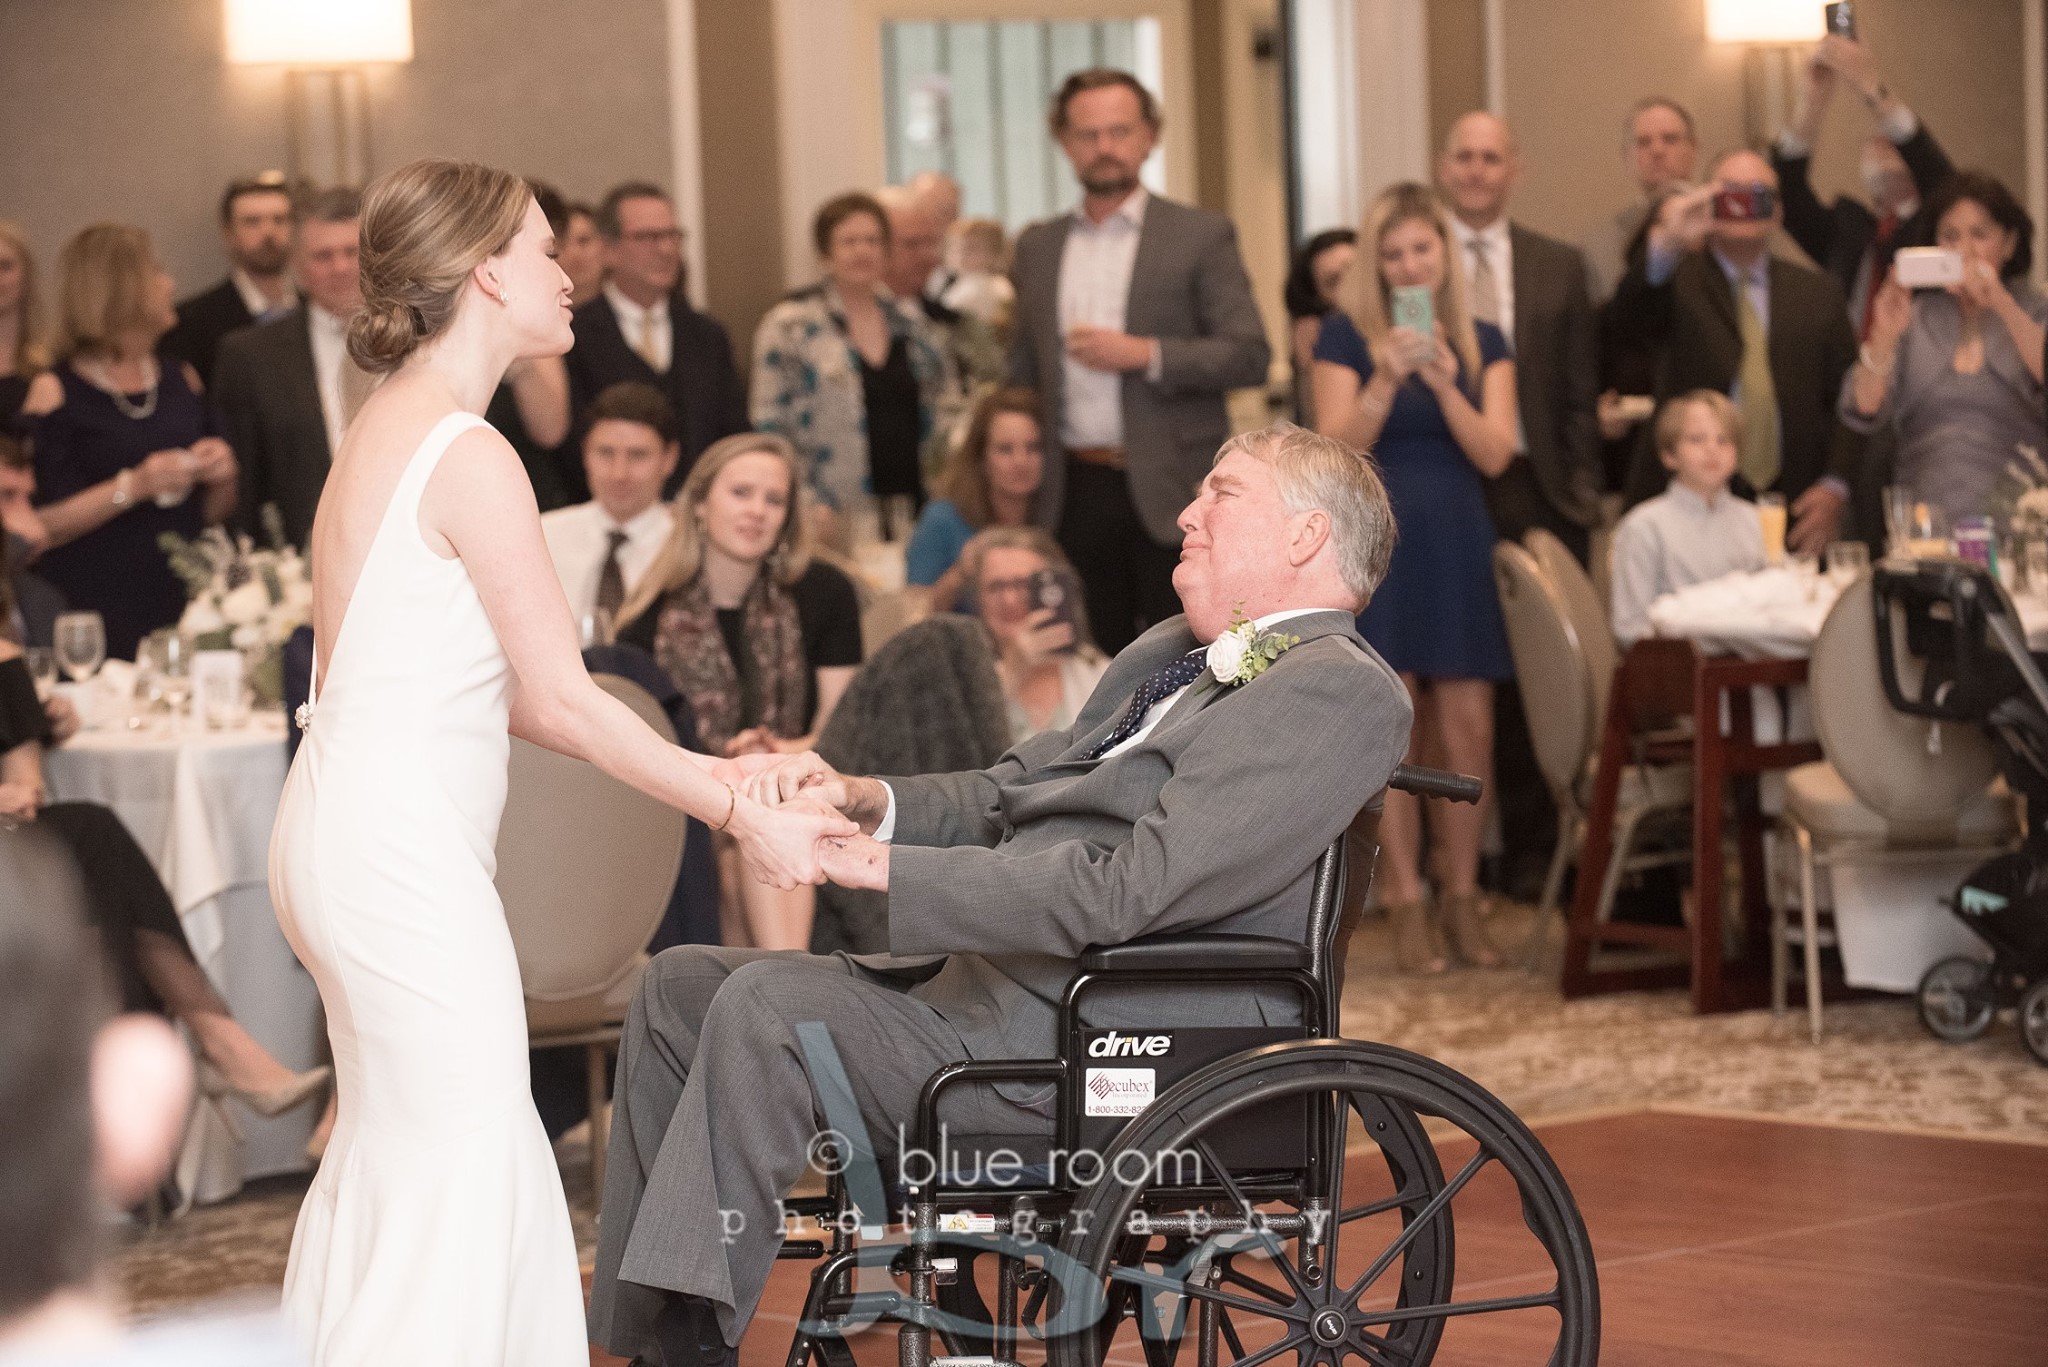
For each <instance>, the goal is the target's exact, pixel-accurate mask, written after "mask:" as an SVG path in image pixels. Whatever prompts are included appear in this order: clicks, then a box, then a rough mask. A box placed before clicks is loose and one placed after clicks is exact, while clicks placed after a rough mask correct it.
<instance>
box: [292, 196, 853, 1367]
mask: <svg viewBox="0 0 2048 1367" xmlns="http://www.w3.org/2000/svg"><path fill="white" fill-rule="evenodd" d="M361 235H362V281H363V311H362V315H361V316H360V317H359V318H358V319H357V320H356V321H355V323H354V324H353V325H352V326H351V329H350V335H349V350H350V354H351V355H352V356H354V357H355V359H356V360H357V362H358V363H359V364H361V365H362V366H363V367H364V368H365V369H366V370H369V371H370V372H372V373H373V374H382V375H384V376H386V378H385V379H384V381H383V382H382V384H381V385H380V386H379V387H378V389H377V390H376V392H375V393H374V394H372V395H371V396H370V398H369V400H368V402H367V403H366V404H365V405H364V407H363V410H362V413H361V414H360V415H359V416H358V417H357V418H356V420H355V422H354V423H353V424H352V425H351V426H350V428H349V430H348V435H347V437H346V438H345V439H344V440H343V442H342V444H341V449H340V450H339V451H338V452H336V454H335V459H334V465H333V469H332V471H331V472H330V474H329V475H328V478H327V486H326V490H325V492H324V493H323V495H322V497H321V501H320V512H319V516H318V518H317V520H316V521H315V523H314V528H313V555H312V560H313V566H314V576H313V589H314V604H313V622H314V636H315V640H316V648H315V655H316V664H315V668H314V685H313V697H312V700H311V702H310V703H309V705H308V708H307V711H306V713H305V714H302V715H303V716H304V718H305V724H306V733H305V741H304V744H303V745H302V746H301V747H300V750H299V754H298V759H297V762H296V763H295V764H294V765H293V766H292V772H291V777H290V780H289V781H288V783H287V784H286V788H285V795H284V802H283V806H282V807H281V808H280V810H279V812H278V818H277V827H276V830H275V833H274V834H273V836H272V838H271V851H270V884H271V894H272V897H273V898H274V900H275V902H276V905H277V912H278V920H279V922H280V923H281V924H282V925H283V927H284V932H285V935H286V936H287V937H288V938H289V939H290V941H291V944H292V948H293V949H294V950H296V951H297V953H298V955H299V958H300V959H301V960H302V961H304V963H305V964H306V966H307V967H308V968H309V969H310V970H311V971H312V973H313V977H314V979H315V981H316V982H318V984H319V987H320V997H321V1000H322V1001H323V1002H324V1003H325V1005H326V1008H327V1021H328V1035H329V1038H330V1040H331V1042H332V1045H333V1050H334V1066H335V1073H336V1081H337V1087H338V1090H339V1096H340V1110H339V1117H338V1120H337V1123H336V1126H335V1130H334V1137H333V1139H332V1141H331V1143H330V1144H329V1147H328V1149H327V1154H326V1158H325V1160H324V1161H323V1162H322V1164H321V1166H320V1171H319V1175H318V1176H317V1177H316V1178H315V1179H314V1182H313V1186H312V1189H311V1190H310V1191H309V1192H308V1193H307V1196H306V1201H305V1205H304V1207H303V1208H302V1209H301V1211H300V1213H299V1223H298V1229H297V1231H296V1233H295V1234H294V1235H293V1238H292V1249H291V1260H290V1264H289V1266H288V1268H287V1270H286V1273H285V1289H284V1304H285V1312H286V1315H287V1317H288V1318H289V1319H290V1320H291V1321H292V1323H293V1325H294V1326H295V1328H296V1329H297V1330H298V1332H299V1333H300V1335H301V1336H302V1338H303V1339H304V1341H305V1342H306V1344H307V1346H308V1348H309V1350H310V1351H311V1354H312V1359H313V1362H314V1363H315V1364H316V1367H355V1364H365V1365H367V1364H377V1365H378V1367H383V1365H384V1364H390V1363H396V1362H432V1363H437V1364H449V1365H450V1367H453V1365H454V1364H493V1365H495V1364H533V1365H534V1367H570V1364H581V1363H584V1362H587V1361H588V1360H589V1359H588V1348H587V1346H586V1342H585V1334H584V1320H583V1293H582V1281H581V1277H580V1275H579V1272H578V1268H577V1260H576V1248H575V1242H574V1239H573V1237H572V1235H571V1232H570V1226H569V1211H568V1205H567V1202H566V1200H565V1199H564V1197H563V1194H562V1184H561V1178H560V1175H559V1174H558V1172H557V1171H556V1168H555V1164H554V1157H553V1154H552V1152H551V1150H550V1149H549V1146H548V1140H547V1135H546V1134H545V1132H544V1131H543V1129H542V1127H541V1123H540V1119H539V1116H538V1115H537V1114H536V1113H535V1111H534V1108H533V1101H532V1098H531V1095H530V1093H529V1090H528V1080H527V1062H526V1016H525V1010H524V1006H523V1002H522V998H521V993H520V985H519V972H518V966H517V964H516V963H515V962H514V959H513V953H512V944H511V940H510V937H509V935H508V933H507V931H506V927H505V919H504V911H503V908H502V906H501V905H500V903H499V900H498V895H497V892H496V890H495V889H494V887H493V886H492V881H491V880H492V875H493V872H494V870H495V866H496V855H495V852H494V847H495V844H496V838H497V830H498V818H499V815H500V813H501V811H502V809H503V806H504V800H505V766H506V754H507V748H508V744H509V742H508V737H509V736H510V735H518V736H522V737H524V738H526V739H528V740H531V741H533V742H535V743H536V744H540V745H544V746H547V747H548V748H550V749H553V750H558V751H561V752H562V753H564V754H567V755H574V756H578V757H581V758H583V759H586V760H589V761H590V762H591V763H593V764H595V765H597V766H598V767H599V768H601V769H603V770H605V771H606V772H607V773H611V774H614V775H616V776H617V777H619V778H620V779H622V780H624V781H625V782H627V783H630V784H632V785H634V786H635V787H637V788H640V789H642V790H643V791H645V792H648V793H651V794H653V795H654V796H656V797H659V798H661V799H662V800H663V801H665V802H668V803H670V804H671V805H673V806H675V807H677V808H680V809H681V810H682V811H685V812H688V813H690V814H691V815H693V816H697V817H699V818H701V819H703V820H704V821H706V822H707V823H709V824H710V825H712V826H714V827H722V828H724V829H726V830H729V831H731V832H732V833H733V834H734V835H735V836H736V837H737V839H738V840H739V843H740V846H741V848H742V850H743V852H744V853H745V856H746V858H747V859H748V861H749V863H750V865H751V866H752V868H753V869H754V871H755V872H757V873H758V874H760V875H762V876H763V877H765V878H766V879H767V880H768V881H770V882H773V883H776V884H778V885H780V886H784V887H790V886H794V885H795V884H797V883H798V882H815V881H817V879H818V876H819V875H818V869H817V860H816V856H815V845H816V842H817V840H818V839H819V838H820V837H821V836H824V835H831V834H840V833H842V832H846V831H850V830H851V827H850V826H849V825H847V823H845V822H844V821H842V820H841V819H839V818H838V817H837V816H836V815H834V814H828V813H825V812H823V811H821V810H817V809H811V810H806V811H802V812H797V813H794V814H792V813H791V812H790V811H789V809H788V808H782V809H779V810H777V811H775V812H772V813H771V812H769V811H768V810H767V809H765V808H762V807H760V806H758V805H756V804H755V803H753V802H751V801H749V800H748V799H747V798H746V797H745V796H743V795H741V794H740V793H739V792H738V791H737V790H736V785H737V783H738V781H739V778H740V775H739V773H738V771H737V770H736V769H734V768H733V767H732V766H731V764H730V762H714V761H712V760H710V759H708V758H706V757H703V756H695V755H691V754H689V753H688V752H686V751H683V750H680V749H677V748H676V747H674V746H671V745H668V744H665V743H664V742H663V741H661V740H660V739H659V738H658V737H656V736H655V734H654V733H653V732H652V731H650V730H648V729H647V727H646V726H645V725H643V724H642V723H641V722H640V721H639V719H638V718H637V717H635V716H634V715H633V713H632V712H631V711H629V710H628V709H627V708H626V707H625V706H624V705H623V704H621V703H619V702H618V701H616V700H615V699H613V698H611V697H610V696H609V695H607V694H606V693H604V692H603V691H602V690H600V689H599V688H598V687H597V686H596V685H595V684H593V683H592V682H591V681H590V677H589V675H588V674H587V673H586V672H585V670H584V668H583V664H582V660H581V658H580V656H579V654H578V649H577V634H576V630H575V627H574V625H573V623H572V621H571V617H570V612H569V607H568V603H567V601H566V600H565V599H564V597H563V593H562V589H561V587H560V584H559V583H558V581H557V580H556V577H555V572H554V569H553V567H552V564H551V562H550V560H549V558H548V553H547V549H546V546H545V544H544V543H543V541H542V539H541V530H540V519H539V514H538V512H537V510H536V508H535V504H534V498H533V492H532V488H531V486H530V485H529V483H528V481H527V477H526V474H525V472H524V470H523V469H522V468H521V466H520V463H519V458H518V456H517V455H516V454H515V453H514V452H513V450H512V447H511V446H510V445H509V444H508V443H507V442H506V441H505V439H504V438H502V437H501V436H499V435H498V434H497V433H496V432H495V431H493V430H492V429H491V428H490V427H489V426H488V425H487V424H486V423H485V422H484V421H483V419H482V418H480V417H478V416H477V414H478V412H479V411H480V410H481V409H482V408H483V407H484V405H485V404H486V403H487V402H488V401H489V400H490V397H491V395H492V392H493V391H494V390H495V389H496V387H497V385H498V382H499V379H500V378H501V377H502V376H503V375H504V373H505V370H506V368H507V367H508V366H509V365H511V364H512V363H513V362H514V361H516V360H519V359H520V358H522V357H533V356H555V355H559V354H561V353H562V352H564V351H566V350H568V349H569V345H570V332H569V297H570V283H569V278H568V276H566V275H564V274H563V273H562V271H561V269H560V268H559V267H558V266H557V265H556V264H555V261H554V238H553V235H552V234H551V233H550V232H549V230H548V225H547V221H546V219H545V218H544V217H542V215H541V211H540V209H539V207H538V206H537V205H536V204H535V203H534V201H533V196H532V194H531V193H530V192H529V191H528V189H527V187H526V185H525V184H524V182H522V181H520V180H518V179H517V178H515V177H512V176H509V175H506V174H504V173H503V172H499V171H493V170H489V169H487V168H484V167H481V166H474V165H468V164H464V163H456V162H445V161H440V162H435V161H428V162H415V163H413V164H412V165H410V166H407V167H404V168H402V169H400V170H398V171H395V172H393V173H391V174H390V175H388V176H385V177H383V178H382V179H381V180H379V181H378V182H377V183H376V184H374V185H372V186H371V188H370V190H369V193H368V194H367V195H366V196H365V198H364V202H363V214H362V219H361Z"/></svg>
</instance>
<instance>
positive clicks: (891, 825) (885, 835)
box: [875, 779, 896, 845]
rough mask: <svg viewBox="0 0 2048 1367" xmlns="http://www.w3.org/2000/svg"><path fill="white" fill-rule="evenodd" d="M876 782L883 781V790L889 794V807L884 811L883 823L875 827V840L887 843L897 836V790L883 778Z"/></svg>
mask: <svg viewBox="0 0 2048 1367" xmlns="http://www.w3.org/2000/svg"><path fill="white" fill-rule="evenodd" d="M875 782H877V783H881V784H882V791H883V792H885V793H887V794H888V795H889V809H888V810H887V811H885V812H883V813H882V821H881V824H880V825H878V826H876V827H875V840H876V841H877V842H878V843H880V844H883V845H886V844H888V843H889V842H890V841H891V840H894V839H895V838H896V790H895V789H894V788H891V787H890V786H889V785H888V784H887V783H883V782H882V780H881V779H876V780H875Z"/></svg>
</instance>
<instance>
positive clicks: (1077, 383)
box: [1059, 186, 1159, 451]
mask: <svg viewBox="0 0 2048 1367" xmlns="http://www.w3.org/2000/svg"><path fill="white" fill-rule="evenodd" d="M1149 203H1151V196H1149V195H1148V194H1146V193H1145V189H1144V187H1143V186H1140V187H1139V188H1138V189H1136V190H1133V191H1132V192H1131V195H1130V198H1128V199H1126V200H1125V201H1124V202H1123V203H1122V204H1119V205H1117V207H1116V211H1115V212H1114V213H1112V214H1110V215H1109V217H1107V218H1105V219H1103V220H1102V222H1100V223H1096V222H1094V221H1093V220H1091V219H1090V218H1089V217H1088V215H1087V214H1085V213H1083V212H1082V211H1081V210H1079V209H1076V210H1074V219H1073V222H1072V223H1071V224H1069V225H1068V227H1067V241H1066V245H1065V246H1064V247H1062V248H1061V249H1060V281H1059V319H1060V340H1061V342H1062V343H1063V344H1064V342H1065V340H1066V336H1067V333H1068V332H1069V331H1070V330H1071V329H1072V328H1073V327H1074V326H1075V324H1077V323H1085V324H1088V325H1089V326H1091V327H1099V328H1108V329H1110V330H1111V331H1113V332H1122V331H1124V330H1125V328H1124V309H1125V306H1126V305H1127V304H1128V303H1129V302H1130V298H1131V271H1132V269H1133V267H1135V266H1136V265H1137V261H1138V238H1139V236H1140V235H1141V234H1143V232H1144V231H1145V206H1146V205H1147V204H1149ZM1158 370H1159V345H1158V343H1156V342H1155V343H1153V346H1152V364H1151V366H1150V368H1149V370H1148V374H1150V375H1151V377H1152V378H1153V379H1155V380H1156V379H1157V378H1158ZM1060 379H1061V397H1062V400H1063V407H1062V409H1061V412H1060V444H1061V445H1062V446H1064V447H1066V449H1068V450H1069V451H1071V450H1074V449H1076V448H1078V447H1089V446H1117V447H1121V446H1122V445H1123V444H1124V377H1123V376H1122V375H1120V374H1118V373H1117V372H1115V371H1112V370H1097V369H1095V368H1094V367H1093V366H1086V365H1082V364H1081V363H1080V362H1079V361H1077V360H1075V359H1074V358H1073V357H1072V356H1071V355H1068V354H1067V353H1066V352H1065V351H1064V350H1062V351H1061V353H1060Z"/></svg>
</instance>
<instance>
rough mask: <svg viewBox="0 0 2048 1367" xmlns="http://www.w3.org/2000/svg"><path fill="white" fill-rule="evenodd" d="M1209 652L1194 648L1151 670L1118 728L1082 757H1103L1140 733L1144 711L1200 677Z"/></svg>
mask: <svg viewBox="0 0 2048 1367" xmlns="http://www.w3.org/2000/svg"><path fill="white" fill-rule="evenodd" d="M1208 659H1209V652H1208V649H1207V648H1206V647H1204V648H1203V649H1201V650H1191V651H1189V652H1188V653H1187V654H1185V655H1183V656H1181V657H1180V658H1179V659H1176V660H1172V661H1169V662H1168V663H1166V664H1164V665H1162V666H1160V667H1159V668H1158V669H1155V670H1154V671H1152V675H1151V677H1150V678H1148V679H1146V680H1145V682H1143V683H1141V684H1139V685H1138V691H1137V693H1136V695H1134V696H1133V697H1132V698H1131V706H1130V710H1129V711H1127V712H1125V713H1124V715H1123V720H1122V721H1119V722H1118V723H1117V724H1116V729H1115V730H1113V731H1111V732H1110V733H1109V734H1108V735H1106V736H1104V737H1103V738H1102V740H1101V741H1100V742H1098V743H1097V744H1096V746H1095V747H1094V748H1093V749H1091V750H1090V751H1089V752H1088V753H1087V754H1086V755H1083V756H1082V758H1083V759H1101V758H1102V757H1103V756H1104V755H1106V754H1108V753H1109V752H1110V751H1112V750H1114V749H1116V748H1117V746H1119V745H1122V744H1123V743H1124V742H1125V741H1127V740H1129V739H1130V738H1131V737H1132V736H1135V735H1137V734H1138V728H1139V727H1141V726H1143V725H1144V724H1145V714H1146V713H1148V712H1150V711H1151V710H1152V709H1153V708H1155V707H1157V706H1158V705H1159V700H1160V699H1161V698H1170V697H1172V696H1173V695H1174V694H1176V693H1178V692H1180V691H1181V690H1182V689H1183V688H1186V687H1187V686H1188V685H1189V684H1191V683H1193V682H1194V681H1195V680H1196V679H1198V678H1200V677H1201V675H1202V671H1203V670H1204V669H1206V668H1208Z"/></svg>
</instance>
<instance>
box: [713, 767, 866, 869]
mask: <svg viewBox="0 0 2048 1367" xmlns="http://www.w3.org/2000/svg"><path fill="white" fill-rule="evenodd" d="M711 776H712V777H713V778H716V779H719V780H721V781H722V782H725V783H729V784H731V785H732V787H733V791H734V793H735V794H736V799H735V801H734V804H733V814H732V817H731V819H730V821H728V823H727V826H726V829H728V830H730V831H731V832H732V833H733V836H734V838H735V839H737V840H738V841H739V843H740V848H741V851H742V853H743V854H744V856H745V858H746V861H747V865H748V868H749V869H750V870H751V871H752V873H753V874H754V876H755V877H757V878H759V879H761V880H762V881H763V882H766V883H771V884H773V885H774V886H776V887H779V888H793V887H796V886H798V885H799V884H815V883H823V882H826V881H830V882H834V883H837V884H839V885H840V886H841V887H847V888H866V889H869V890H871V891H874V892H887V891H888V890H889V847H888V846H887V845H884V844H882V843H881V842H880V841H878V840H875V839H874V838H873V832H874V830H875V828H876V826H878V825H879V824H880V823H881V820H882V817H883V815H884V814H885V813H886V812H887V810H888V804H889V795H888V790H887V789H885V788H884V787H883V786H882V784H881V783H880V782H879V781H878V780H876V779H871V778H857V777H853V776H850V775H846V774H842V773H840V772H839V771H837V770H836V769H834V768H833V767H832V766H831V765H829V764H827V763H826V762H825V761H824V760H822V759H820V758H819V757H818V756H817V754H816V753H815V752H812V751H808V750H807V751H805V752H803V753H802V754H796V755H779V754H751V755H741V756H738V757H736V758H732V759H727V760H721V761H719V762H718V763H717V764H714V765H713V766H711Z"/></svg>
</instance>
